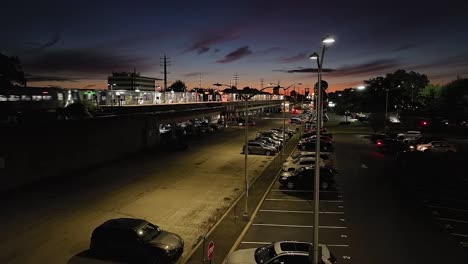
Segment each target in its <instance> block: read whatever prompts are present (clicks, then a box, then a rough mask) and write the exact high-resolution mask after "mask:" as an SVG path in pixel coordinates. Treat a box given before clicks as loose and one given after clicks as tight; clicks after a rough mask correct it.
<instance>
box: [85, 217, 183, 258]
mask: <svg viewBox="0 0 468 264" xmlns="http://www.w3.org/2000/svg"><path fill="white" fill-rule="evenodd" d="M90 251H91V252H92V253H93V254H94V255H95V256H97V257H100V258H110V259H117V260H122V261H126V262H131V263H135V262H136V263H154V264H156V263H172V262H175V261H176V260H177V259H178V258H179V257H180V256H181V255H182V252H183V251H184V241H183V240H182V238H181V237H180V236H179V235H176V234H174V233H170V232H167V231H164V230H161V229H160V228H159V227H158V226H157V225H154V224H151V223H149V222H148V221H146V220H142V219H135V218H118V219H111V220H108V221H106V222H105V223H103V224H101V225H100V226H98V227H97V228H96V229H94V231H93V234H92V236H91V244H90Z"/></svg>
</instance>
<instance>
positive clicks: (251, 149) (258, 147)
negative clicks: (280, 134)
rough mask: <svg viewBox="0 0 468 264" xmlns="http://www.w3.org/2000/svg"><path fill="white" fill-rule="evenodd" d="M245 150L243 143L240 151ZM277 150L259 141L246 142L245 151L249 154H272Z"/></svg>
mask: <svg viewBox="0 0 468 264" xmlns="http://www.w3.org/2000/svg"><path fill="white" fill-rule="evenodd" d="M244 151H245V145H244V147H243V148H242V153H244ZM276 152H277V150H276V148H274V147H269V146H267V145H265V144H262V143H260V142H255V141H251V142H248V143H247V153H249V154H251V153H252V154H263V155H267V156H270V155H274V154H275V153H276Z"/></svg>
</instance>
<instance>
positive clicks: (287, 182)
mask: <svg viewBox="0 0 468 264" xmlns="http://www.w3.org/2000/svg"><path fill="white" fill-rule="evenodd" d="M314 174H315V169H314V168H313V167H307V168H306V169H302V170H297V171H292V172H283V173H281V175H280V177H279V179H278V181H279V183H280V184H281V185H282V186H284V187H286V188H288V189H310V188H313V187H314V176H312V175H314ZM334 183H335V180H334V173H333V171H332V170H331V169H328V168H320V189H322V190H327V189H329V188H330V187H331V186H332V185H333V184H334Z"/></svg>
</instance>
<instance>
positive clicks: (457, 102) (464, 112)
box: [441, 78, 468, 121]
mask: <svg viewBox="0 0 468 264" xmlns="http://www.w3.org/2000/svg"><path fill="white" fill-rule="evenodd" d="M441 98H442V102H443V103H442V112H443V113H444V114H445V115H446V116H447V117H448V118H449V120H452V121H461V120H465V119H466V117H467V116H468V79H466V78H465V79H458V80H455V81H452V82H451V83H449V84H447V85H446V86H445V88H444V89H442V90H441Z"/></svg>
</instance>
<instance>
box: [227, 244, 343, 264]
mask: <svg viewBox="0 0 468 264" xmlns="http://www.w3.org/2000/svg"><path fill="white" fill-rule="evenodd" d="M311 246H312V243H308V242H298V241H282V242H274V243H271V244H269V245H266V246H263V247H259V248H248V249H240V250H236V251H234V252H231V253H230V254H229V255H228V256H227V257H226V259H224V261H223V264H260V263H261V264H270V263H278V264H280V263H283V264H297V263H310V257H309V251H310V247H311ZM319 249H321V250H319V252H320V251H321V252H322V256H321V258H319V263H320V264H336V257H335V256H333V254H332V253H331V252H330V250H329V249H328V247H327V246H326V245H323V244H319Z"/></svg>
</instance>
